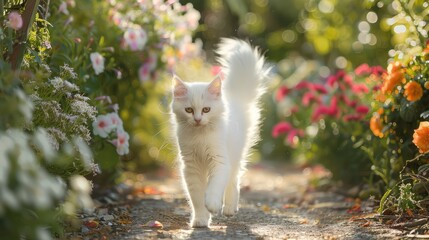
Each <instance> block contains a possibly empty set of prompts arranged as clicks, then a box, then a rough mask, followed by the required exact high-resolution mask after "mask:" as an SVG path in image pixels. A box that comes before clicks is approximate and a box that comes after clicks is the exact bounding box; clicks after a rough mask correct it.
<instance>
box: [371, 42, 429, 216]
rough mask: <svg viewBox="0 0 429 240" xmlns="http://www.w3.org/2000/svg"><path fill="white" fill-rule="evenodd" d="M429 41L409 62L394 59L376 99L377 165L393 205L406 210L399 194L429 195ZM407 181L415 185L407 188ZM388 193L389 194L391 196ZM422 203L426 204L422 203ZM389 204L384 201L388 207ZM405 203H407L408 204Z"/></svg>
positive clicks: (372, 120) (372, 128) (374, 130)
mask: <svg viewBox="0 0 429 240" xmlns="http://www.w3.org/2000/svg"><path fill="white" fill-rule="evenodd" d="M427 52H429V45H428V46H426V48H425V49H424V50H423V51H422V53H421V54H417V55H416V56H414V57H412V58H411V59H410V60H409V61H408V62H403V61H392V62H391V63H389V65H388V67H387V73H386V74H384V75H383V78H382V81H381V82H380V83H379V86H380V88H379V90H378V91H377V94H376V99H375V101H374V102H373V104H372V105H373V112H374V113H373V114H372V117H371V130H372V132H373V134H374V135H375V136H377V137H379V143H380V144H378V147H377V148H375V149H374V150H375V155H376V156H377V157H376V158H375V159H374V160H373V164H374V166H373V169H374V170H375V172H376V173H377V174H378V175H379V176H380V177H381V179H382V180H383V181H384V183H385V185H386V186H387V188H389V189H392V190H393V192H392V191H388V192H387V195H389V194H392V193H393V194H392V196H391V197H390V201H391V204H392V206H394V207H396V206H397V207H398V208H399V209H401V210H402V211H404V210H406V209H410V207H409V205H404V204H401V203H400V201H399V199H400V198H397V199H398V200H394V199H396V196H397V195H403V194H405V193H404V191H405V190H404V189H408V190H407V191H411V192H412V193H409V194H416V193H417V194H418V195H419V196H420V197H422V195H423V196H428V195H429V192H427V191H420V190H418V189H419V186H420V187H421V185H422V184H426V182H427V181H425V180H424V179H425V178H420V177H419V176H424V175H425V174H427V173H426V172H427V169H426V167H427V164H426V162H425V161H427V159H428V155H427V153H428V151H429V141H428V136H429V135H428V133H429V126H428V125H429V124H428V120H429V107H428V106H429V88H428V85H429V82H428V76H429V63H428V61H427V59H428V55H427V54H428V53H427ZM404 184H408V185H409V186H411V187H408V188H404V186H405V185H404ZM387 195H386V196H387ZM418 205H419V206H422V205H421V204H420V203H419V204H418ZM385 206H387V205H382V209H383V207H385ZM404 206H405V207H404Z"/></svg>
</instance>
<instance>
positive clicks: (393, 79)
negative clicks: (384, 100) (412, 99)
mask: <svg viewBox="0 0 429 240" xmlns="http://www.w3.org/2000/svg"><path fill="white" fill-rule="evenodd" d="M389 66H390V65H389ZM403 79H404V74H403V73H402V72H400V71H395V72H392V73H391V74H387V75H383V80H384V81H383V86H381V92H382V93H390V92H392V90H393V89H394V88H395V87H396V86H397V85H399V84H400V83H401V81H402V80H403Z"/></svg>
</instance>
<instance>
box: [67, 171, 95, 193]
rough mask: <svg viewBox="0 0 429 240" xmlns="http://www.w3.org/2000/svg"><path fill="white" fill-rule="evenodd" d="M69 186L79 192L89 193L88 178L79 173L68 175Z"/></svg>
mask: <svg viewBox="0 0 429 240" xmlns="http://www.w3.org/2000/svg"><path fill="white" fill-rule="evenodd" d="M70 186H71V188H72V189H73V190H75V191H77V192H79V193H87V194H89V193H91V191H92V186H91V184H90V183H89V182H88V180H87V179H86V178H85V177H83V176H81V175H74V176H72V177H70Z"/></svg>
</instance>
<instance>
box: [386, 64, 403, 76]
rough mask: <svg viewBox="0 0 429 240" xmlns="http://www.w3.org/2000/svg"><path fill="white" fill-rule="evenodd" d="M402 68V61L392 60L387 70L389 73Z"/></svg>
mask: <svg viewBox="0 0 429 240" xmlns="http://www.w3.org/2000/svg"><path fill="white" fill-rule="evenodd" d="M401 69H402V63H401V62H390V63H389V65H388V66H387V72H388V73H389V74H392V73H395V72H400V70H401Z"/></svg>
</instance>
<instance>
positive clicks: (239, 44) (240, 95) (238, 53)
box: [217, 39, 271, 164]
mask: <svg viewBox="0 0 429 240" xmlns="http://www.w3.org/2000/svg"><path fill="white" fill-rule="evenodd" d="M217 53H218V54H219V59H218V61H219V63H220V64H221V65H222V72H223V74H224V75H225V79H224V81H223V83H222V85H223V91H222V93H223V94H224V96H225V98H226V101H227V104H228V106H229V122H230V125H231V126H230V128H231V129H230V132H231V135H232V136H231V139H234V141H233V144H234V146H236V147H235V148H234V149H236V150H234V151H233V153H232V154H233V155H234V157H236V158H239V159H243V158H244V159H245V158H246V157H247V154H248V152H249V149H250V148H251V147H252V146H253V145H254V144H256V142H257V141H258V140H259V122H260V115H261V114H260V110H261V108H260V107H259V102H258V100H259V98H260V96H261V95H262V94H263V93H264V92H265V85H266V80H267V79H268V75H269V72H270V70H271V69H270V68H269V67H267V65H266V64H265V59H264V57H263V56H262V55H261V54H260V53H259V51H258V49H257V48H252V47H251V46H250V44H248V43H247V42H245V41H242V40H236V39H222V42H221V43H220V45H219V48H218V52H217ZM243 164H244V163H243Z"/></svg>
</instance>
